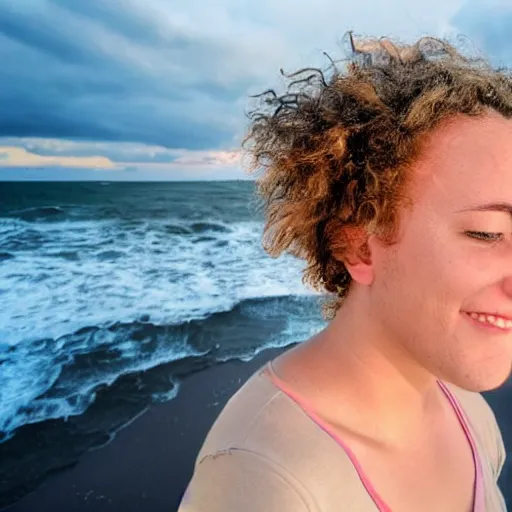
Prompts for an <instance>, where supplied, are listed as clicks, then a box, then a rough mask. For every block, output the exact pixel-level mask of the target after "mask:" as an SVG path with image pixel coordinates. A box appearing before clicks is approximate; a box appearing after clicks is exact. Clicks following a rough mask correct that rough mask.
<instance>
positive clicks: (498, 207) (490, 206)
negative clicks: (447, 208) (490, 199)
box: [457, 202, 512, 215]
mask: <svg viewBox="0 0 512 512" xmlns="http://www.w3.org/2000/svg"><path fill="white" fill-rule="evenodd" d="M470 211H473V212H505V213H508V214H510V215H512V204H510V203H504V202H498V203H487V204H480V205H477V206H472V207H470V208H465V209H464V210H458V211H457V213H460V212H470Z"/></svg>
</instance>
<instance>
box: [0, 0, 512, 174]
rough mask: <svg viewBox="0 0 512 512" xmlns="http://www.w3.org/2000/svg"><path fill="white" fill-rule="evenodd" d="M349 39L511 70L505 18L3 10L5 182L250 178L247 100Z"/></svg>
mask: <svg viewBox="0 0 512 512" xmlns="http://www.w3.org/2000/svg"><path fill="white" fill-rule="evenodd" d="M369 12H371V13H372V16H368V13H369ZM347 30H354V32H355V33H356V34H361V35H372V36H391V37H394V38H398V39H400V40H415V39H417V38H418V37H421V36H424V35H435V36H441V37H445V36H446V37H453V36H455V35H457V34H464V35H466V36H468V37H469V38H470V39H471V41H472V42H473V43H474V45H475V46H476V47H477V49H479V50H481V51H482V52H484V53H485V54H486V55H488V56H489V57H490V58H491V60H492V61H493V62H495V63H496V64H500V65H503V64H510V57H509V56H510V55H512V38H511V37H510V36H509V34H510V33H512V4H510V3H509V2H505V1H503V0H495V1H493V0H490V1H486V2H484V0H432V1H431V2H428V3H425V2H417V3H414V2H410V1H409V0H389V2H387V3H386V6H385V7H384V6H383V4H382V3H381V2H378V1H377V0H360V1H359V2H348V1H344V0H342V1H339V0H317V2H316V3H313V2H306V1H305V0H300V1H295V2H293V3H292V2H291V1H289V0H261V1H260V2H257V3H255V2H252V1H249V0H219V1H218V2H215V3H211V2H207V1H206V0H174V1H173V2H168V1H164V0H147V1H145V2H140V1H135V0H109V1H108V2H105V1H104V0H88V1H87V2H85V1H84V2H79V1H73V0H23V1H21V0H20V1H19V2H18V1H16V2H14V1H13V2H1V1H0V57H1V58H2V66H1V67H0V113H1V114H0V179H24V176H25V174H24V172H25V171H24V169H27V168H28V169H32V170H31V171H30V179H34V177H38V176H39V177H41V179H53V178H54V179H66V178H70V179H78V178H80V179H82V178H83V179H94V176H97V175H98V173H101V176H104V175H109V173H112V176H113V177H114V176H115V178H116V179H122V177H123V176H124V175H125V174H126V179H144V178H145V177H146V178H147V179H186V178H187V177H191V178H197V179H202V178H203V177H204V176H209V177H210V178H216V177H218V178H219V179H226V178H229V177H233V178H242V177H245V173H244V171H243V169H242V168H241V167H242V165H241V160H240V152H239V146H240V141H241V139H242V137H243V135H244V133H245V130H246V127H247V125H246V123H247V118H246V115H245V114H246V112H247V110H248V107H249V106H250V103H249V95H251V94H255V93H258V92H261V91H262V90H265V89H267V88H269V87H275V88H278V89H279V88H280V87H281V86H282V82H281V77H280V75H279V69H280V68H283V69H284V70H285V71H293V70H295V69H298V68H299V67H304V66H320V67H324V68H325V67H327V66H328V62H327V60H326V57H325V55H324V54H323V51H326V52H328V53H329V55H333V56H335V57H342V56H343V54H342V47H341V44H340V38H341V37H342V36H343V34H344V33H345V32H346V31H347ZM38 169H39V170H38ZM86 170H90V171H91V172H90V173H89V174H87V173H86ZM38 173H39V174H38ZM27 176H28V175H27Z"/></svg>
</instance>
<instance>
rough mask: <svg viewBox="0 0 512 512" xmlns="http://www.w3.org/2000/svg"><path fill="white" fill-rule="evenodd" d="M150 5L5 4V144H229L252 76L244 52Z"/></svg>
mask: <svg viewBox="0 0 512 512" xmlns="http://www.w3.org/2000/svg"><path fill="white" fill-rule="evenodd" d="M145 5H146V3H145V2H139V3H135V2H126V1H122V0H109V1H108V2H105V1H104V0H87V1H86V2H85V1H82V0H75V1H65V0H51V1H50V0H46V1H45V0H43V1H41V0H39V1H36V0H33V1H32V2H19V3H17V2H0V59H1V62H2V64H1V65H0V112H1V116H0V136H14V137H46V138H70V139H88V140H107V141H133V142H141V143H146V144H156V145H162V146H166V147H171V148H172V147H181V148H188V149H200V148H201V149H202V148H216V147H222V146H226V145H229V144H230V143H231V142H232V137H233V134H234V132H235V131H236V127H237V125H238V124H240V120H241V118H242V117H243V110H241V109H239V108H237V107H236V106H235V101H236V100H237V99H239V98H241V97H244V95H245V91H246V90H247V87H248V85H249V84H250V83H251V79H252V77H250V76H246V74H245V73H244V70H243V69H240V72H238V73H237V72H236V71H235V72H233V74H232V77H231V78H230V79H227V80H226V79H224V77H222V76H219V74H216V73H215V71H216V70H220V69H227V68H228V65H229V63H230V62H232V66H235V67H236V65H237V63H239V64H240V61H241V59H240V56H239V55H237V53H236V49H233V48H231V47H230V46H229V45H227V44H224V43H221V42H219V41H215V40H212V39H208V38H206V37H204V36H200V35H191V34H188V33H187V32H186V31H185V30H184V29H183V28H180V29H178V28H177V27H175V26H173V25H172V23H171V22H170V21H168V20H167V21H166V22H164V21H162V20H161V19H160V18H159V17H158V16H157V14H156V11H151V10H150V9H149V7H145Z"/></svg>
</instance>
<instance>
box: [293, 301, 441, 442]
mask: <svg viewBox="0 0 512 512" xmlns="http://www.w3.org/2000/svg"><path fill="white" fill-rule="evenodd" d="M353 304H355V302H353V303H352V304H351V303H347V304H345V305H344V306H343V307H342V308H341V310H340V311H339V312H338V314H337V316H336V318H335V319H334V320H332V321H331V323H330V324H329V326H328V327H327V328H326V329H325V330H324V331H322V332H321V333H320V334H319V335H318V336H316V337H314V338H313V339H311V340H310V341H309V342H306V343H305V344H304V346H303V347H302V348H301V349H299V350H300V351H304V352H303V355H304V356H305V357H302V358H300V359H302V360H303V361H304V364H303V366H304V370H305V371H306V372H309V371H312V372H313V373H314V375H311V377H312V378H311V379H310V382H314V389H312V392H313V393H314V396H315V400H316V402H317V403H321V404H322V405H321V407H322V409H323V410H325V411H329V413H328V414H329V415H330V416H331V421H333V422H337V419H338V418H340V420H339V423H341V424H343V421H344V419H345V418H347V417H349V418H350V421H351V422H352V423H353V425H351V427H352V428H353V429H354V430H355V431H357V432H358V433H359V434H361V435H363V436H365V437H369V438H371V439H373V440H376V441H377V442H379V441H380V442H381V443H383V444H388V445H396V444H397V443H404V442H405V443H407V442H408V440H411V442H413V438H414V436H415V435H417V433H418V432H421V431H423V430H424V427H425V426H427V425H428V423H429V422H431V421H433V419H435V418H436V417H437V415H436V414H433V413H435V412H438V411H440V407H439V406H440V405H441V404H442V402H440V397H441V395H442V393H440V390H439V386H438V384H437V379H436V378H435V376H433V375H432V374H431V373H429V372H428V371H427V370H426V369H424V368H422V367H421V366H420V365H419V364H418V363H417V362H416V361H414V359H413V357H412V355H411V354H410V353H408V352H407V350H406V349H405V348H404V347H402V346H400V344H399V343H397V340H396V339H392V336H391V335H390V334H389V333H385V332H384V329H383V327H382V326H380V325H379V324H378V323H377V322H375V320H372V319H371V317H369V315H368V309H367V308H360V311H362V310H365V311H366V313H365V315H362V314H358V308H356V307H354V306H353ZM315 369H316V371H315ZM328 402H330V403H328Z"/></svg>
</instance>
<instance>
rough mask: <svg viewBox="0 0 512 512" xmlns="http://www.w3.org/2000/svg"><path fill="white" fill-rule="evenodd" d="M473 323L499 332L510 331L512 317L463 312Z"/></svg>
mask: <svg viewBox="0 0 512 512" xmlns="http://www.w3.org/2000/svg"><path fill="white" fill-rule="evenodd" d="M465 313H466V314H467V315H468V316H469V317H470V318H471V319H472V320H474V321H475V322H477V323H479V324H481V325H485V326H488V327H493V328H496V329H501V330H505V331H508V330H512V316H509V315H501V314H497V313H483V312H477V311H466V312H465Z"/></svg>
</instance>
